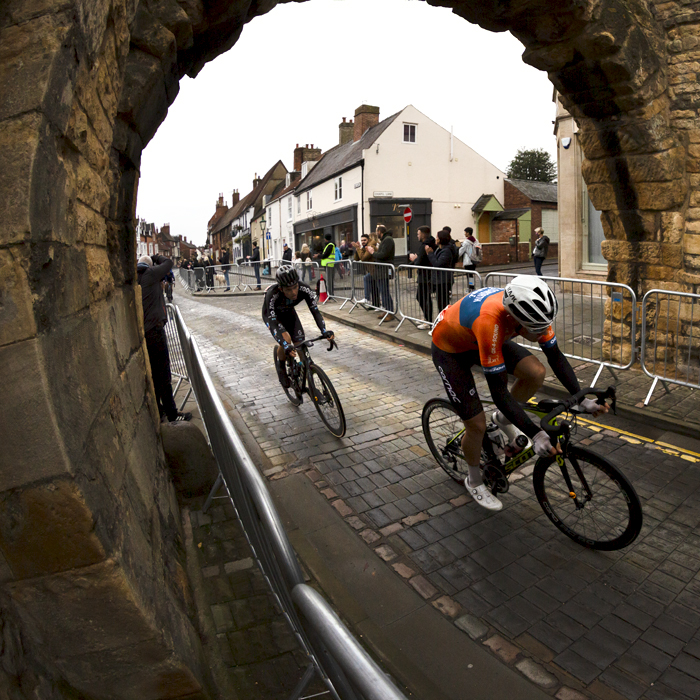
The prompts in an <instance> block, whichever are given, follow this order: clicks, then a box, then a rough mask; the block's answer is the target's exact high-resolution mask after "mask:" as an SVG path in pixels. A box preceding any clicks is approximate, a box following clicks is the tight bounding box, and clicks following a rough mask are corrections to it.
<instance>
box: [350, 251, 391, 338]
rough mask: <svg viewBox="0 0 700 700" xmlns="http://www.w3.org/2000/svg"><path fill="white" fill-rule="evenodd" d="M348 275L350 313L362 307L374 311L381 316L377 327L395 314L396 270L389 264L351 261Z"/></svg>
mask: <svg viewBox="0 0 700 700" xmlns="http://www.w3.org/2000/svg"><path fill="white" fill-rule="evenodd" d="M351 268H352V274H351V275H350V279H351V285H352V294H351V297H350V298H351V300H352V302H353V304H352V308H351V309H350V313H352V312H353V311H354V310H355V308H356V307H357V306H358V304H359V305H362V306H363V307H364V308H365V309H375V310H376V311H379V312H380V314H381V315H382V319H381V320H380V321H379V325H380V326H381V325H382V323H384V321H385V320H386V319H387V318H388V317H389V316H390V315H392V316H393V314H394V312H395V305H394V297H393V294H396V288H395V284H394V279H395V275H396V268H395V267H394V266H393V265H390V264H389V263H377V262H359V261H357V260H353V261H352V264H351Z"/></svg>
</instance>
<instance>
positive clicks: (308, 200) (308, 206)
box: [306, 190, 313, 211]
mask: <svg viewBox="0 0 700 700" xmlns="http://www.w3.org/2000/svg"><path fill="white" fill-rule="evenodd" d="M312 204H313V201H312V197H311V190H308V191H307V193H306V210H307V211H308V210H309V209H311V205H312Z"/></svg>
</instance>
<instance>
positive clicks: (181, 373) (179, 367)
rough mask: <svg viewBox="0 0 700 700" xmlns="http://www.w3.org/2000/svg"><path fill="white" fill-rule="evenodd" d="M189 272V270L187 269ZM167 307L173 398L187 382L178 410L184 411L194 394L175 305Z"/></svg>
mask: <svg viewBox="0 0 700 700" xmlns="http://www.w3.org/2000/svg"><path fill="white" fill-rule="evenodd" d="M185 272H187V270H185ZM165 309H166V311H167V314H168V320H167V322H166V324H165V337H166V339H167V341H168V355H169V356H170V374H172V375H173V376H174V377H177V385H176V386H175V388H174V389H173V398H175V397H177V392H178V391H180V387H181V386H182V384H183V382H187V385H188V388H187V393H186V394H185V398H184V399H183V400H182V401H181V402H180V405H179V406H178V409H177V410H178V411H182V409H183V408H184V407H185V404H186V403H187V401H188V399H189V398H190V396H191V395H192V384H191V383H190V377H189V374H188V373H187V363H186V362H185V356H184V355H183V354H182V346H181V345H180V338H179V337H178V334H177V328H176V325H177V322H176V320H175V307H174V306H173V305H172V304H166V305H165Z"/></svg>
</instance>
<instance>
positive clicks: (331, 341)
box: [292, 335, 338, 352]
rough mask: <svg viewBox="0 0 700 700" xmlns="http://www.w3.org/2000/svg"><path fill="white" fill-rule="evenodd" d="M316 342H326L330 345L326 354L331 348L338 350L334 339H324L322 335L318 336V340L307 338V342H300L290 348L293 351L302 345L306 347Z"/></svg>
mask: <svg viewBox="0 0 700 700" xmlns="http://www.w3.org/2000/svg"><path fill="white" fill-rule="evenodd" d="M317 340H327V341H328V342H329V343H330V345H329V347H328V352H330V351H331V350H332V349H333V348H336V349H337V348H338V343H336V342H335V337H333V338H326V337H325V336H323V335H319V336H318V338H309V339H308V340H302V341H301V342H300V343H294V345H293V346H292V347H293V348H294V349H295V350H296V348H300V347H301V346H302V345H308V344H309V343H315V342H316V341H317Z"/></svg>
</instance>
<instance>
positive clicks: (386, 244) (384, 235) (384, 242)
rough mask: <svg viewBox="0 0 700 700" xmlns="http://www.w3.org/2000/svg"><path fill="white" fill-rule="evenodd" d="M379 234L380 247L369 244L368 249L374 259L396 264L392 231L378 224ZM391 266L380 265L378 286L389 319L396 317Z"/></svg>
mask: <svg viewBox="0 0 700 700" xmlns="http://www.w3.org/2000/svg"><path fill="white" fill-rule="evenodd" d="M377 236H378V237H379V248H377V250H374V248H373V247H372V246H369V247H368V248H367V250H369V252H370V253H372V255H373V256H374V260H375V261H376V262H380V263H389V264H392V265H393V264H394V254H395V252H396V247H395V245H394V239H393V238H392V237H391V233H390V232H389V231H387V230H386V226H382V225H381V224H379V225H378V226H377ZM390 279H391V278H390V268H387V267H381V266H380V267H379V269H378V270H377V286H378V287H379V295H380V296H381V299H382V308H383V309H386V311H388V312H389V315H388V316H387V320H388V321H391V320H393V319H394V318H396V317H395V316H394V300H393V299H392V297H391V290H390V288H389V280H390ZM383 316H384V314H383V313H381V314H379V318H382V317H383Z"/></svg>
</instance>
